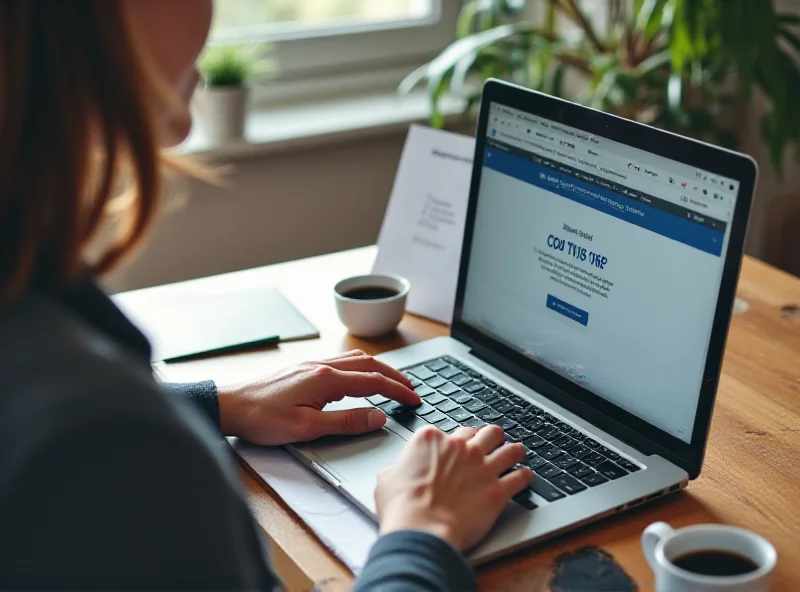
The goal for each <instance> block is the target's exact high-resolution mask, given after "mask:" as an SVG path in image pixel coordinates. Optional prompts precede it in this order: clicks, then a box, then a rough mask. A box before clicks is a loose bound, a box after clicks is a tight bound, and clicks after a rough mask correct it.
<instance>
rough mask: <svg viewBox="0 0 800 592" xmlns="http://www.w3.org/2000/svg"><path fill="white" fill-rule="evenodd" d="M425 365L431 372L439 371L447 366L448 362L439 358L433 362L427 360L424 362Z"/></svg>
mask: <svg viewBox="0 0 800 592" xmlns="http://www.w3.org/2000/svg"><path fill="white" fill-rule="evenodd" d="M425 366H426V367H427V368H428V370H430V371H431V372H439V371H441V370H444V369H445V368H447V366H448V363H447V362H445V361H444V360H441V359H440V360H434V361H433V362H428V363H427V364H425Z"/></svg>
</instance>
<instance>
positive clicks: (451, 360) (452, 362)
mask: <svg viewBox="0 0 800 592" xmlns="http://www.w3.org/2000/svg"><path fill="white" fill-rule="evenodd" d="M442 359H443V360H444V361H445V362H447V363H448V364H450V365H451V366H458V364H459V361H458V360H456V359H455V358H454V357H453V356H442Z"/></svg>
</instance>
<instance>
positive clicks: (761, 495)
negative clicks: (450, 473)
mask: <svg viewBox="0 0 800 592" xmlns="http://www.w3.org/2000/svg"><path fill="white" fill-rule="evenodd" d="M374 255H375V251H374V249H373V248H364V249H357V250H354V251H347V252H344V253H337V254H333V255H327V256H323V257H317V258H313V259H307V260H303V261H295V262H291V263H285V264H280V265H273V266H269V267H264V268H260V269H253V270H248V271H243V272H237V273H233V274H226V275H222V276H216V277H213V278H206V279H202V280H195V281H192V282H186V283H184V284H181V286H180V289H182V290H186V291H187V294H190V293H191V291H192V290H193V289H196V288H197V287H199V286H201V285H202V284H204V283H207V282H211V283H213V284H214V285H215V287H220V288H224V289H230V290H238V289H242V288H248V287H255V286H265V285H276V286H279V287H280V288H281V289H282V290H283V291H284V293H285V294H286V295H287V297H288V298H289V299H290V300H291V301H292V302H294V303H295V305H296V306H298V308H300V309H301V310H302V311H303V312H304V313H305V314H306V315H308V317H309V318H310V319H311V321H312V322H313V323H315V324H316V325H317V327H318V328H319V329H320V331H321V333H322V337H321V339H318V340H313V341H305V342H298V343H291V344H285V345H282V346H281V347H280V348H279V349H278V350H271V351H264V352H255V353H248V354H240V355H236V356H230V357H225V358H217V359H210V360H203V361H196V362H191V363H184V364H177V365H170V366H169V367H168V368H167V370H166V374H167V375H168V377H169V378H170V379H171V380H176V381H183V380H185V381H191V380H199V379H201V378H213V379H214V380H216V381H217V382H218V383H226V382H234V381H240V380H242V379H245V378H247V377H256V376H260V375H263V374H265V373H268V372H271V371H273V370H275V369H278V368H281V367H283V366H286V365H289V364H293V363H296V362H300V361H303V360H309V359H320V358H325V357H328V356H331V355H334V354H336V353H338V352H341V351H344V350H348V349H353V348H360V349H363V350H365V351H367V352H368V353H371V354H378V353H380V352H383V351H387V350H390V349H395V348H398V347H402V346H404V345H407V344H411V343H415V342H417V341H421V340H423V339H429V338H432V337H436V336H439V335H444V334H446V333H447V328H446V327H444V326H442V325H438V324H436V323H432V322H430V321H426V320H424V319H420V318H417V317H413V316H407V317H406V318H405V319H404V321H403V323H402V325H401V327H400V329H399V332H398V333H397V334H396V335H394V336H392V337H391V338H389V339H386V340H382V341H363V340H359V339H355V338H352V337H350V336H348V335H347V334H346V332H345V330H344V328H343V327H342V326H341V325H340V323H339V322H338V319H337V317H336V312H335V309H334V305H333V297H332V288H333V285H334V284H335V283H336V281H337V280H339V279H341V278H343V277H345V276H348V275H353V274H357V273H362V272H367V271H369V269H370V267H371V263H372V260H373V258H374ZM206 285H207V284H206ZM739 296H740V297H742V298H743V299H745V300H746V301H747V302H748V303H749V305H750V308H749V310H748V311H747V312H745V313H742V314H740V315H738V316H736V317H735V318H734V320H733V326H732V328H731V332H730V338H729V340H728V348H727V352H726V355H725V365H724V368H723V376H722V382H721V384H720V389H719V395H718V397H717V406H716V411H715V414H714V420H713V424H712V428H711V437H710V444H709V448H708V453H707V456H706V463H705V467H704V469H703V472H702V474H701V476H700V477H699V478H698V479H697V480H696V481H694V482H692V483H691V484H690V485H689V488H688V490H687V491H685V492H683V493H680V494H678V495H676V496H672V497H670V498H668V499H664V500H662V501H659V502H655V503H653V504H650V505H647V506H645V507H642V508H639V509H636V510H633V511H630V512H628V513H626V514H622V515H620V516H617V517H614V518H609V519H606V520H604V521H602V522H599V523H596V524H594V525H591V526H588V527H584V528H581V529H579V530H577V531H574V532H572V533H569V534H566V535H563V536H561V537H559V538H557V539H555V540H552V541H549V542H545V543H542V544H540V545H538V546H535V547H532V548H529V549H527V550H525V551H521V552H519V553H517V554H516V555H513V556H511V557H508V558H506V559H503V560H500V561H498V562H495V563H492V564H490V565H487V566H485V567H483V568H481V569H480V570H479V572H478V575H479V578H480V583H481V586H482V588H483V589H485V590H509V591H510V590H519V591H525V592H527V591H529V590H535V589H539V587H538V585H537V584H539V583H541V582H542V581H544V580H545V579H546V574H547V573H548V569H549V566H551V565H552V563H553V560H554V558H555V557H557V556H558V555H559V554H561V553H564V552H567V551H571V550H575V549H577V548H579V547H582V546H585V545H593V546H597V547H601V548H602V549H604V550H606V551H608V552H609V553H611V554H612V555H613V556H614V557H615V558H616V560H617V561H618V562H619V563H620V564H621V565H622V567H623V568H624V569H625V570H626V571H627V572H628V574H630V575H631V576H632V577H633V578H634V580H635V581H636V582H637V583H638V585H639V587H640V590H643V591H644V590H651V589H652V588H653V578H652V574H651V572H650V569H649V568H648V566H647V563H646V562H645V559H644V557H643V556H642V553H641V551H640V547H639V536H640V535H641V532H642V530H643V529H644V528H645V527H646V526H647V525H648V524H650V523H651V522H654V521H656V520H664V521H667V522H669V523H670V524H672V525H673V526H683V525H687V524H694V523H701V522H721V523H726V524H734V525H739V526H742V527H745V528H749V529H752V530H754V531H756V532H758V533H760V534H762V535H764V536H765V537H767V538H768V539H769V540H770V541H772V543H773V544H774V545H775V547H776V548H777V550H778V555H779V560H778V569H777V574H776V579H775V590H800V569H798V566H800V316H791V315H790V314H782V308H783V307H784V306H787V305H800V279H797V278H795V277H793V276H790V275H787V274H784V273H782V272H780V271H777V270H776V269H774V268H771V267H769V266H767V265H765V264H763V263H760V262H758V261H756V260H753V259H746V261H745V263H744V269H743V272H742V278H741V281H740V284H739ZM242 478H243V479H244V482H245V484H246V486H247V490H248V492H249V496H250V502H251V506H252V508H253V512H254V513H255V516H256V518H257V519H258V521H259V523H260V524H261V526H262V528H263V529H264V530H265V532H267V533H268V536H269V538H270V540H271V543H272V547H273V550H272V555H273V561H275V563H276V565H277V568H278V571H279V573H280V574H281V575H282V577H283V578H284V579H285V580H286V582H287V585H288V586H289V587H290V589H293V590H295V589H296V590H303V589H306V590H307V589H310V588H311V587H312V582H319V581H322V580H326V579H329V578H335V579H339V580H343V581H349V580H351V579H352V575H351V574H350V573H349V572H348V571H347V569H346V568H345V567H344V566H343V565H342V564H341V563H339V562H338V561H337V560H336V559H334V558H333V557H332V555H331V554H330V553H329V552H328V551H327V550H326V549H325V547H324V546H323V545H322V544H321V543H320V542H319V541H318V540H317V539H316V538H315V537H314V535H313V534H311V533H310V532H309V531H308V530H307V529H306V528H305V527H304V526H303V524H302V523H301V522H300V521H299V520H298V519H297V517H296V516H295V515H294V514H293V513H292V512H291V510H289V509H288V508H287V507H286V506H285V504H283V503H282V501H281V500H280V499H279V498H278V497H277V496H276V495H275V494H274V493H273V492H271V491H270V490H269V489H268V488H267V487H266V486H265V485H263V484H262V483H261V482H260V481H258V480H256V479H255V478H254V477H253V476H251V475H250V474H249V473H248V472H247V471H244V470H243V471H242Z"/></svg>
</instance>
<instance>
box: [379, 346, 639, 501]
mask: <svg viewBox="0 0 800 592" xmlns="http://www.w3.org/2000/svg"><path fill="white" fill-rule="evenodd" d="M403 372H404V373H405V374H406V376H408V377H409V379H410V380H411V382H412V384H413V386H414V390H415V391H416V392H417V394H418V395H419V396H420V397H421V398H422V404H421V405H419V406H418V407H410V406H407V405H402V404H400V403H397V402H395V401H392V400H390V399H387V398H386V397H384V396H382V395H374V396H372V397H367V400H368V401H369V402H370V403H372V404H373V405H375V406H377V407H379V408H380V409H381V410H383V412H384V413H386V415H388V416H389V417H391V418H392V419H394V420H395V421H396V422H397V423H399V424H401V425H403V426H405V427H406V428H408V429H410V430H411V431H416V430H418V429H420V428H422V427H424V426H427V425H434V426H436V427H437V428H439V429H441V430H442V431H444V432H447V433H449V432H452V431H453V430H455V429H456V428H458V427H459V426H467V427H472V428H480V427H483V426H485V425H486V424H488V423H492V424H495V425H499V426H501V427H502V428H503V430H504V431H505V435H506V440H507V441H508V442H522V444H523V445H524V446H525V448H526V449H527V455H526V457H525V460H524V461H522V463H521V464H524V465H526V466H528V467H530V469H531V470H533V472H534V473H536V479H535V480H534V482H533V484H532V485H531V490H532V491H534V492H535V493H537V494H538V495H539V496H541V497H542V498H544V499H545V500H547V501H548V502H555V501H558V500H561V499H564V498H566V497H567V496H570V495H575V494H576V493H580V492H581V491H585V490H587V489H588V488H590V487H597V486H598V485H602V484H603V483H608V482H609V481H612V480H615V479H620V478H622V477H625V476H626V475H629V474H631V473H634V472H636V471H638V470H640V469H641V467H640V466H639V465H637V464H635V463H633V462H632V461H630V460H628V459H626V458H623V457H622V456H620V455H619V454H617V453H616V452H613V451H612V450H609V449H608V448H606V447H605V446H603V445H602V444H600V443H599V442H597V441H596V440H593V439H592V438H591V437H590V436H588V435H587V434H584V433H583V432H581V431H579V430H577V429H576V428H574V427H572V426H570V425H568V424H566V423H564V422H563V421H560V420H559V419H557V418H556V417H554V416H553V415H551V414H549V413H547V412H546V411H544V410H543V409H542V408H540V407H538V406H537V405H534V404H533V403H530V402H528V401H526V400H525V399H523V398H522V397H520V396H519V395H516V394H514V393H512V392H511V391H509V390H508V389H506V388H503V387H501V386H499V385H497V384H495V383H494V382H492V381H491V380H489V379H488V378H486V377H485V376H483V375H482V374H480V373H478V372H476V371H475V370H473V369H472V368H469V367H468V366H466V365H464V364H462V363H461V362H459V361H458V360H456V359H454V358H452V357H450V356H444V357H441V358H437V359H435V360H431V361H429V362H426V363H424V364H420V365H419V366H415V367H413V368H409V369H406V370H404V371H403ZM514 499H515V501H516V502H517V503H519V504H520V505H521V506H523V507H524V508H526V509H529V510H533V509H534V508H536V505H535V503H534V502H533V501H532V499H531V497H530V493H529V492H528V491H525V492H522V493H521V494H519V495H517V496H516V497H515V498H514Z"/></svg>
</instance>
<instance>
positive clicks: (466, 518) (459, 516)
mask: <svg viewBox="0 0 800 592" xmlns="http://www.w3.org/2000/svg"><path fill="white" fill-rule="evenodd" d="M524 457H525V449H524V447H523V446H522V445H521V444H506V442H505V438H504V436H503V430H502V429H500V428H499V427H498V426H494V425H489V426H485V427H483V428H481V429H480V430H475V429H473V428H464V427H462V428H459V429H458V430H456V431H455V432H453V434H451V435H450V436H448V435H446V434H444V433H443V432H442V431H441V430H439V429H437V428H435V427H433V426H430V427H426V428H423V429H422V430H420V431H418V432H417V433H415V434H414V437H413V438H411V440H410V441H409V442H408V445H407V446H406V447H405V449H404V450H403V453H402V454H401V455H400V458H399V459H398V460H397V462H396V463H395V464H394V465H392V466H391V467H389V468H388V469H385V470H383V471H382V472H381V474H380V475H379V477H378V486H377V488H376V490H375V501H376V505H377V509H378V520H379V522H380V531H381V534H388V533H390V532H395V531H398V530H417V531H422V532H428V533H431V534H433V535H435V536H438V537H439V538H441V539H444V540H446V541H447V542H449V543H450V544H451V545H453V546H454V547H455V548H457V549H459V550H460V551H466V550H467V549H470V548H471V547H473V546H474V545H476V544H477V543H478V542H479V541H480V540H481V539H482V538H483V537H484V536H485V535H486V533H488V532H489V529H490V528H491V527H492V525H493V524H494V522H495V521H496V520H497V518H498V516H499V515H500V512H502V511H503V508H504V507H505V505H506V504H507V503H508V501H509V500H510V499H511V498H512V497H513V496H514V495H515V494H517V493H519V492H520V491H522V490H523V489H525V488H526V487H527V486H528V485H529V484H530V483H531V481H532V480H533V472H532V471H531V470H530V469H528V468H520V469H517V470H515V471H512V472H510V473H507V471H508V470H509V469H510V468H511V467H513V466H514V464H515V463H518V462H520V461H521V460H522V459H523V458H524Z"/></svg>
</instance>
